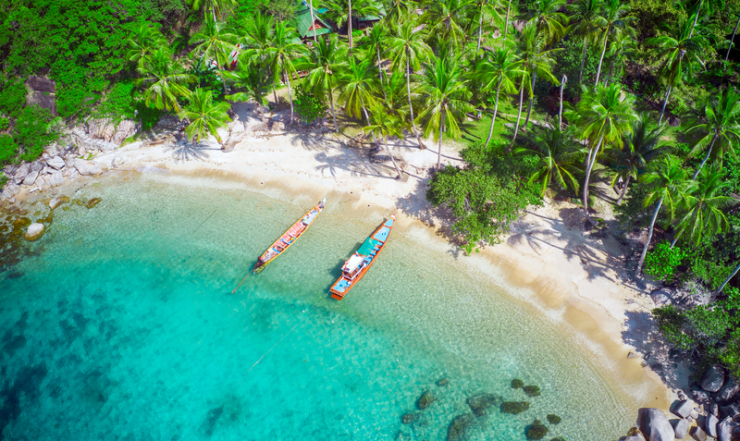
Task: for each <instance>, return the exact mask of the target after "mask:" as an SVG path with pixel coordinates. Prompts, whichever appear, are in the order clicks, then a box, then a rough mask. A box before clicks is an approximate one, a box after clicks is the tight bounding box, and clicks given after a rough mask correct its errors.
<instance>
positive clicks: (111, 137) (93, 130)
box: [87, 118, 137, 147]
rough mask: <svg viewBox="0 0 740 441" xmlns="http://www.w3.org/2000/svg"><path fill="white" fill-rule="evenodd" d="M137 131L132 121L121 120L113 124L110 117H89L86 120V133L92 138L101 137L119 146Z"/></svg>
mask: <svg viewBox="0 0 740 441" xmlns="http://www.w3.org/2000/svg"><path fill="white" fill-rule="evenodd" d="M136 132H137V124H136V122H134V121H130V120H127V119H125V120H123V121H120V122H119V123H118V124H114V123H113V122H112V121H111V120H110V119H107V118H106V119H91V120H89V121H88V122H87V133H88V134H89V135H90V137H91V138H93V139H102V140H104V141H105V142H110V143H113V144H115V145H116V146H118V147H120V146H121V144H123V141H125V140H126V138H128V137H129V136H133V135H134V134H136Z"/></svg>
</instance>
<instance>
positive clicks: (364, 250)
mask: <svg viewBox="0 0 740 441" xmlns="http://www.w3.org/2000/svg"><path fill="white" fill-rule="evenodd" d="M376 245H382V242H380V241H377V240H375V239H373V238H372V237H368V238H367V239H365V242H364V243H363V244H362V246H361V247H360V249H359V250H357V254H362V255H363V256H369V255H370V252H371V251H372V250H373V249H375V246H376Z"/></svg>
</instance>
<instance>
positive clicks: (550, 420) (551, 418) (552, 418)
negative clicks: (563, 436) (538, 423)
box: [547, 414, 563, 425]
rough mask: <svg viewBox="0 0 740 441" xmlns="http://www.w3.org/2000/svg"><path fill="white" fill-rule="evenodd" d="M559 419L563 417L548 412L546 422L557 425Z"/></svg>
mask: <svg viewBox="0 0 740 441" xmlns="http://www.w3.org/2000/svg"><path fill="white" fill-rule="evenodd" d="M561 421H563V419H562V418H560V417H559V416H557V415H553V414H550V415H548V416H547V422H548V423H550V424H553V425H557V424H560V422H561Z"/></svg>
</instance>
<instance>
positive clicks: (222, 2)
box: [188, 0, 236, 21]
mask: <svg viewBox="0 0 740 441" xmlns="http://www.w3.org/2000/svg"><path fill="white" fill-rule="evenodd" d="M188 4H190V5H191V6H192V8H193V10H194V11H199V10H200V7H201V6H204V8H203V12H204V14H205V13H207V12H206V11H207V10H208V9H210V10H211V14H212V16H213V17H212V18H213V21H217V18H216V16H223V14H224V13H225V12H227V11H230V10H231V9H232V8H233V7H234V6H236V0H188Z"/></svg>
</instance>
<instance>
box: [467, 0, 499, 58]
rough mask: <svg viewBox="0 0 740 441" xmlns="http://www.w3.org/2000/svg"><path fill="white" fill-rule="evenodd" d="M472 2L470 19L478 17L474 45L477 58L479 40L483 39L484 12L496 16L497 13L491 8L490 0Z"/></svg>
mask: <svg viewBox="0 0 740 441" xmlns="http://www.w3.org/2000/svg"><path fill="white" fill-rule="evenodd" d="M474 2H475V9H474V11H475V12H473V14H471V16H470V19H471V21H472V20H475V19H476V18H478V43H477V44H476V46H475V58H476V59H477V58H478V53H479V52H480V45H481V41H482V40H483V18H484V17H485V15H486V13H490V14H492V15H494V16H495V17H498V13H497V12H496V9H495V8H493V4H492V3H491V1H490V0H474Z"/></svg>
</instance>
